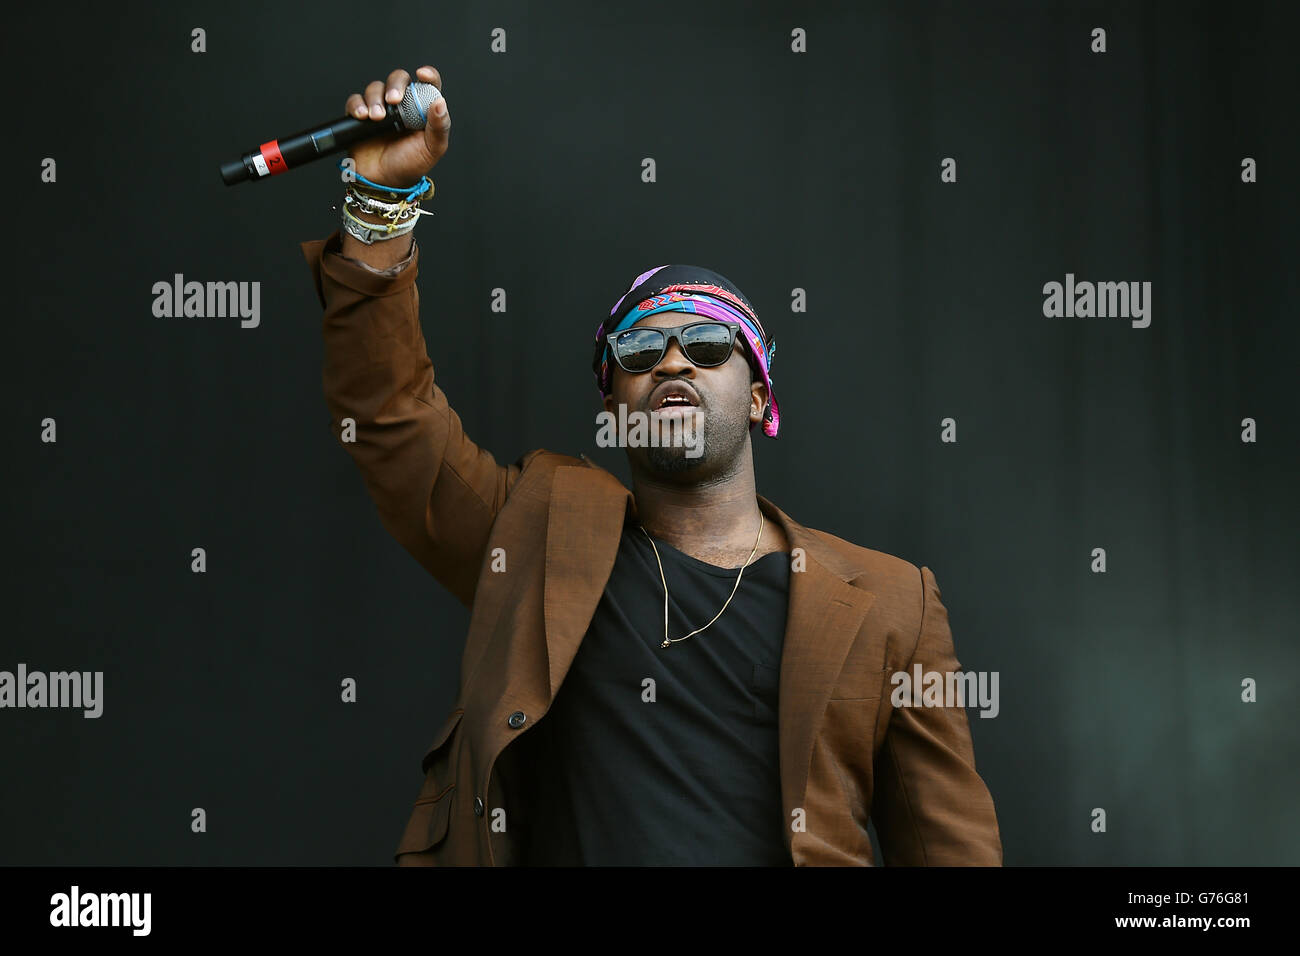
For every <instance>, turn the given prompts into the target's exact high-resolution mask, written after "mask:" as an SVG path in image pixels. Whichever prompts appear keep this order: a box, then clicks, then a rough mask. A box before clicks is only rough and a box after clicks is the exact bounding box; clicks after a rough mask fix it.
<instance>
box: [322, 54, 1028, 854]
mask: <svg viewBox="0 0 1300 956" xmlns="http://www.w3.org/2000/svg"><path fill="white" fill-rule="evenodd" d="M416 78H417V79H419V80H421V81H423V82H430V83H434V84H435V85H436V86H438V87H441V85H442V82H441V77H440V76H439V74H438V72H437V71H436V70H435V69H433V68H432V67H421V68H420V69H419V70H417V71H416ZM410 79H411V78H410V76H409V75H408V74H407V73H406V72H405V71H403V70H396V71H394V72H393V73H392V74H390V76H389V77H388V79H387V81H386V82H381V81H375V82H374V83H371V84H370V85H369V86H367V87H366V90H365V91H364V93H363V94H353V95H352V96H351V97H349V99H348V101H347V105H346V106H347V109H348V112H349V113H350V114H352V115H356V116H359V117H362V116H369V117H370V118H373V119H378V118H380V117H381V116H382V115H383V114H384V106H383V104H384V102H385V101H387V102H388V103H396V102H397V101H398V100H400V98H401V96H402V93H403V91H404V89H405V87H406V84H407V83H408V82H410ZM428 120H429V122H428V125H427V127H426V129H425V130H423V131H421V132H413V133H406V134H401V135H398V134H393V135H392V136H389V137H388V138H384V139H375V140H370V141H368V142H366V143H363V144H361V145H360V146H358V147H357V148H356V149H354V151H353V153H352V159H353V161H354V163H355V168H356V172H357V174H358V179H359V181H361V182H363V183H367V184H374V183H376V181H377V183H378V184H382V186H383V187H384V188H387V189H392V190H398V191H400V190H402V189H403V188H408V187H409V190H410V195H414V194H415V191H416V190H417V189H419V188H421V186H420V184H421V183H422V178H421V177H422V176H423V175H424V173H426V172H427V171H428V170H429V169H431V168H432V166H433V165H434V164H435V163H436V162H437V161H438V159H439V158H440V157H441V156H442V154H443V153H445V151H446V149H447V144H448V137H449V132H450V126H451V120H450V113H449V112H448V111H447V104H446V101H445V99H443V100H441V101H439V103H436V104H434V106H433V107H432V108H431V109H430V111H429V117H428ZM399 194H400V193H399V192H393V193H391V194H388V195H390V198H394V197H396V196H398V195H399ZM425 195H427V193H426V194H425ZM363 202H364V200H363ZM398 205H400V204H398ZM354 208H356V209H358V210H359V209H360V207H357V206H355V204H353V205H350V206H349V212H351V210H352V209H354ZM378 208H379V207H375V210H378ZM375 210H372V211H371V213H372V214H371V215H370V216H368V217H367V216H362V215H358V219H359V220H360V223H359V224H358V222H352V221H348V222H347V223H346V228H345V229H344V230H342V234H340V233H336V234H334V235H331V236H330V237H329V238H328V239H325V240H317V241H314V242H307V243H304V244H303V251H304V255H305V256H306V258H307V261H308V263H309V264H310V265H311V267H312V272H313V277H314V280H315V282H316V288H317V292H318V295H319V297H320V300H321V303H322V305H323V306H324V309H325V314H324V322H323V325H324V340H325V369H324V389H325V397H326V401H327V403H328V405H329V408H330V411H331V413H332V415H333V418H334V422H335V425H336V426H337V427H338V428H339V429H340V431H342V430H343V428H344V425H345V422H347V421H348V420H350V421H351V422H352V423H354V424H353V426H352V427H354V428H355V440H351V441H348V442H346V443H345V444H344V447H345V448H346V449H347V451H348V453H349V454H350V455H351V456H352V457H353V459H354V460H355V461H356V463H357V465H358V466H359V467H360V469H361V472H362V475H363V476H364V478H365V481H366V485H367V488H368V489H369V492H370V494H371V496H372V497H373V499H374V501H375V503H376V505H377V506H378V509H379V513H380V516H381V518H382V520H383V522H384V524H385V526H386V527H387V528H388V530H389V531H390V532H391V533H392V534H393V536H394V537H396V538H397V540H398V541H399V542H401V544H402V545H403V546H404V547H405V548H406V549H407V551H409V552H410V553H411V555H412V556H413V557H415V559H416V560H418V561H419V562H420V563H421V564H422V565H423V566H424V567H425V568H426V569H427V570H428V571H429V573H430V574H432V575H433V576H434V577H435V578H436V579H437V580H438V581H440V582H441V583H442V584H443V585H444V586H446V587H447V588H448V589H449V590H450V591H451V592H452V593H453V594H454V595H455V596H456V597H457V598H458V599H459V600H461V601H462V602H463V603H464V604H465V605H466V606H467V607H469V608H471V612H472V613H471V619H470V628H469V636H468V639H467V642H466V646H465V651H464V656H463V658H462V663H461V678H460V690H459V693H458V695H457V701H456V704H455V706H454V708H453V710H452V712H451V714H450V715H449V716H448V717H447V719H446V721H445V722H444V724H443V726H442V727H441V728H440V729H439V730H438V732H437V733H436V735H435V737H434V740H433V743H432V745H431V746H430V748H429V750H428V752H427V753H426V754H425V757H424V761H423V769H424V771H425V782H424V785H423V787H422V788H421V790H420V793H419V795H418V798H417V799H416V801H415V806H414V810H413V812H412V814H411V817H410V821H409V823H408V825H407V828H406V831H405V833H404V834H403V836H402V839H401V841H400V844H399V846H398V848H397V854H396V858H397V861H398V862H399V863H401V864H412V865H447V864H469V865H473V864H485V865H506V864H585V865H607V864H634V865H651V864H726V865H785V866H789V865H795V866H804V865H817V864H832V865H871V864H872V863H873V859H872V852H871V843H870V839H869V837H868V831H867V824H868V819H869V818H870V819H873V820H874V821H875V825H876V831H877V834H878V837H879V840H880V845H881V848H882V851H883V856H884V862H885V863H886V864H915V865H927V864H928V865H951V864H980V865H1000V864H1001V862H1002V848H1001V842H1000V837H999V833H998V825H997V819H996V816H995V812H994V807H993V801H992V799H991V797H990V795H989V792H988V790H987V788H986V787H985V785H984V783H983V781H982V780H981V779H980V777H979V775H978V774H977V773H976V770H975V762H974V755H973V753H972V747H971V739H970V730H969V724H968V721H967V718H966V714H965V711H964V709H962V708H961V707H959V706H954V707H933V706H932V707H898V708H895V707H893V706H890V705H889V704H888V703H887V702H888V701H889V699H890V693H889V689H888V688H889V686H890V675H892V674H894V673H898V672H907V673H912V672H913V669H914V668H915V667H917V666H920V667H921V668H922V669H923V671H925V672H930V671H937V672H940V673H948V672H951V671H956V670H959V669H960V664H959V663H958V661H957V659H956V657H955V654H954V649H953V643H952V638H951V634H950V631H949V627H948V621H947V615H946V612H945V610H944V607H943V604H942V603H941V602H940V594H939V588H938V585H937V583H936V581H935V578H934V575H933V574H932V573H931V572H930V570H929V569H928V568H920V569H918V568H917V567H916V566H914V565H911V564H909V563H907V562H905V561H902V560H900V559H898V558H895V557H891V556H889V555H885V554H881V553H880V552H876V551H869V550H867V549H864V548H860V547H857V546H855V545H852V544H849V543H847V542H845V541H842V540H840V539H839V538H836V537H833V536H832V535H829V534H826V533H824V532H821V531H816V530H812V529H809V528H804V527H802V526H801V525H799V524H798V523H796V522H795V521H793V520H792V519H791V518H790V517H789V516H787V515H786V514H785V513H784V512H783V511H781V509H779V508H777V507H776V506H775V505H774V504H772V503H771V502H770V501H768V500H767V499H766V498H763V497H762V496H760V495H758V494H757V492H756V490H755V479H754V467H753V459H752V446H751V431H752V430H753V429H754V428H757V427H760V426H761V428H762V430H763V431H764V433H765V434H768V435H775V434H776V432H777V429H778V428H779V421H780V419H779V408H778V405H777V403H776V398H775V395H774V393H773V389H772V383H771V375H770V365H771V362H772V358H773V355H774V343H773V341H772V337H771V335H770V334H769V333H768V332H767V331H766V330H764V328H763V327H762V325H761V324H760V323H759V321H758V316H757V314H756V312H755V310H754V309H753V307H752V305H751V304H750V303H749V301H748V299H746V298H745V297H744V295H743V294H742V293H741V292H740V290H739V289H738V288H736V286H735V285H734V284H733V283H731V282H729V281H728V280H727V279H726V278H725V277H723V276H721V275H719V274H717V273H714V272H711V271H709V270H706V269H701V268H698V267H693V266H675V265H674V266H666V267H660V268H659V269H653V270H650V271H649V272H647V273H643V274H642V275H641V276H638V277H637V278H636V279H635V280H634V281H633V282H632V284H631V286H630V287H629V289H628V290H627V292H626V293H625V294H624V295H623V297H621V298H620V300H619V301H618V302H617V303H616V304H615V307H614V309H613V310H612V311H611V314H610V316H609V317H608V318H607V319H606V320H605V321H603V322H601V323H600V327H599V329H598V331H597V338H596V343H595V345H596V348H595V356H594V362H593V369H594V371H595V373H596V378H597V382H598V384H599V386H600V389H601V392H602V395H603V398H604V406H605V409H606V411H608V412H611V413H614V412H617V411H619V410H620V408H621V411H622V412H623V413H625V415H627V416H630V415H631V414H632V413H638V414H642V415H646V416H653V418H654V420H655V421H657V422H659V423H660V424H662V423H663V422H664V421H665V420H667V419H670V418H673V417H677V418H680V419H685V418H687V417H689V418H690V419H691V420H692V421H695V422H698V423H699V425H700V431H699V433H697V434H696V437H697V438H698V437H700V436H701V435H702V437H703V442H702V444H700V443H698V442H697V443H695V444H694V445H691V446H688V445H687V444H686V443H684V442H683V443H681V444H679V445H676V446H673V447H644V446H643V445H638V446H637V447H630V446H629V447H628V449H627V454H628V459H629V463H630V466H631V472H632V478H633V482H632V484H633V488H632V490H630V491H629V490H628V489H627V488H626V487H624V485H623V484H622V483H621V482H620V481H619V480H618V479H617V478H615V477H614V476H613V475H611V474H610V473H609V472H607V471H605V470H604V469H602V468H599V467H597V466H596V465H595V464H593V463H592V462H590V461H587V460H586V459H585V458H572V457H570V456H567V455H560V454H554V453H551V452H547V451H544V450H536V451H532V452H529V453H528V454H526V455H524V456H523V457H521V458H520V459H519V460H518V461H516V462H515V463H513V464H511V465H508V466H504V467H503V466H501V465H499V464H498V463H497V462H496V461H495V460H494V459H493V457H492V456H491V455H490V454H489V453H488V452H487V451H485V450H484V449H481V448H479V447H478V446H476V445H475V444H474V443H473V442H472V441H471V440H470V439H469V438H468V437H467V436H466V435H465V434H464V432H463V431H462V429H461V423H460V418H459V417H458V416H457V415H456V413H455V412H454V411H453V410H452V409H451V407H450V406H449V405H448V403H447V398H446V396H445V395H444V394H443V391H442V389H441V388H439V387H438V385H437V384H436V383H435V381H434V372H433V367H432V363H431V362H430V360H429V357H428V353H427V348H426V346H425V342H424V338H423V335H422V331H421V325H420V318H419V299H418V290H417V288H416V286H415V277H416V268H417V262H418V250H417V248H416V246H415V244H414V242H413V241H412V239H411V238H409V233H407V234H405V235H401V236H399V237H398V238H396V239H388V238H383V234H384V231H383V230H382V229H380V228H378V226H379V225H380V224H382V223H383V222H384V218H383V215H384V214H383V212H382V211H375ZM416 218H418V217H416ZM367 230H370V232H367ZM372 233H373V241H368V240H367V238H366V237H368V236H372ZM358 237H360V238H358ZM657 330H664V331H657Z"/></svg>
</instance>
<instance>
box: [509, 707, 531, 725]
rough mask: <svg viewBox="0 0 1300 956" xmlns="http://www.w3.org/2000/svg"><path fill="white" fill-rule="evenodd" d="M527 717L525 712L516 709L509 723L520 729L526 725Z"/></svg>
mask: <svg viewBox="0 0 1300 956" xmlns="http://www.w3.org/2000/svg"><path fill="white" fill-rule="evenodd" d="M527 719H528V718H527V717H526V716H525V715H524V712H523V711H522V710H516V711H515V712H514V713H513V714H511V715H510V720H508V721H507V723H509V724H510V726H511V727H513V728H514V729H515V730H518V729H519V728H520V727H522V726H523V725H524V721H525V720H527Z"/></svg>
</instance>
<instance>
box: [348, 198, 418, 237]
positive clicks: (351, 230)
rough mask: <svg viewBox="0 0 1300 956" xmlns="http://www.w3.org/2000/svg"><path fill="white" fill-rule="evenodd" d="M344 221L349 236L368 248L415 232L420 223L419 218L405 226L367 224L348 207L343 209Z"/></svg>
mask: <svg viewBox="0 0 1300 956" xmlns="http://www.w3.org/2000/svg"><path fill="white" fill-rule="evenodd" d="M342 220H343V228H344V230H346V231H347V234H348V235H350V236H351V237H352V238H354V239H356V240H357V241H358V242H363V243H365V244H366V245H367V246H369V245H373V244H374V243H375V242H378V241H382V240H384V239H396V238H397V237H398V236H404V235H406V234H407V233H409V232H413V231H414V230H415V226H416V224H417V223H418V222H419V221H420V220H419V217H418V216H417V217H415V218H414V219H412V220H411V221H410V222H409V223H407V224H406V225H404V226H398V225H396V224H393V223H390V224H388V225H386V226H385V225H382V224H380V223H373V222H365V221H364V220H361V219H358V218H357V217H356V216H354V215H352V213H351V212H350V211H349V210H348V207H347V206H344V207H343V216H342Z"/></svg>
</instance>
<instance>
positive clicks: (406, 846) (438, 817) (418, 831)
mask: <svg viewBox="0 0 1300 956" xmlns="http://www.w3.org/2000/svg"><path fill="white" fill-rule="evenodd" d="M455 792H456V785H455V784H448V785H447V786H446V787H445V788H444V789H443V790H442V791H441V792H439V793H436V794H434V795H433V796H431V797H421V798H420V799H419V800H416V801H415V809H414V811H413V812H412V813H411V819H410V820H408V821H407V823H406V830H405V832H404V833H403V834H402V839H401V842H399V843H398V845H397V854H396V855H397V856H398V857H400V856H401V855H402V854H403V853H426V852H428V851H429V850H432V849H433V848H434V847H436V846H437V845H438V844H439V843H441V842H442V841H443V839H444V838H445V837H446V836H447V824H448V822H449V821H450V820H451V802H452V796H453V794H455ZM399 862H400V860H399Z"/></svg>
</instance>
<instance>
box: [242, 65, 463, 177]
mask: <svg viewBox="0 0 1300 956" xmlns="http://www.w3.org/2000/svg"><path fill="white" fill-rule="evenodd" d="M441 96H442V93H441V92H440V91H439V90H438V88H437V87H436V86H434V85H433V84H432V83H418V82H417V83H411V84H410V85H409V86H407V88H406V93H405V94H404V95H403V96H402V102H400V103H398V104H397V105H396V106H394V105H393V104H392V103H385V104H384V109H385V111H386V112H387V114H388V115H387V116H385V117H384V119H381V120H372V119H357V118H356V117H355V116H344V117H343V118H342V119H336V120H331V121H330V122H328V123H321V124H319V125H317V126H313V127H311V128H309V129H305V130H303V131H302V132H299V133H293V134H291V135H289V136H281V137H280V138H279V139H273V140H270V141H269V142H265V143H263V144H262V145H261V146H259V147H257V148H256V149H253V150H249V151H248V152H247V153H245V154H244V155H243V156H241V157H240V158H239V159H232V160H231V161H230V162H228V163H222V164H221V178H222V179H223V180H224V181H225V183H226V185H227V186H233V185H235V183H242V182H244V181H246V180H250V179H251V180H253V181H254V182H257V181H258V180H260V179H267V178H269V177H271V176H278V175H279V174H280V173H285V172H288V171H289V170H290V169H295V168H297V167H298V166H301V165H302V164H303V163H309V162H311V161H312V160H313V159H320V158H321V157H322V156H328V155H329V154H330V153H337V152H340V151H342V150H345V149H347V148H348V147H349V146H351V145H352V144H353V143H355V142H357V141H358V140H362V139H369V138H370V137H372V136H380V135H382V134H384V133H388V132H392V131H397V132H399V133H406V132H410V131H412V130H417V129H424V126H425V119H426V117H427V116H428V113H429V107H430V106H432V105H433V102H434V100H436V99H438V98H439V97H441Z"/></svg>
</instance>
